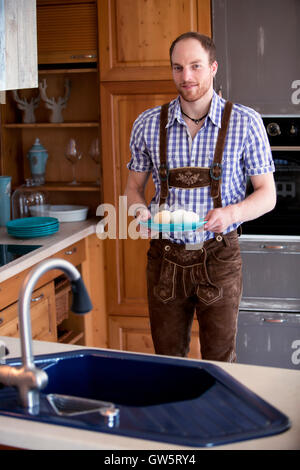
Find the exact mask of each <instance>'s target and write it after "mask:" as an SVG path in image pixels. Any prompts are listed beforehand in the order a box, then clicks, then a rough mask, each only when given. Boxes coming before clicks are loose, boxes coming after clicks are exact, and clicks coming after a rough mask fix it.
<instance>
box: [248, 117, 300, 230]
mask: <svg viewBox="0 0 300 470" xmlns="http://www.w3.org/2000/svg"><path fill="white" fill-rule="evenodd" d="M263 122H264V125H265V128H266V130H267V134H268V137H269V141H270V145H271V149H272V155H273V160H274V164H275V170H276V171H275V173H274V178H275V184H276V191H277V203H276V207H275V208H274V209H273V210H272V211H271V212H269V213H267V214H265V215H263V216H262V217H259V218H258V219H256V220H252V221H249V222H246V223H244V224H243V227H242V230H243V233H245V234H255V235H257V234H261V235H300V223H299V222H300V117H297V116H294V117H289V116H285V117H275V116H274V117H272V116H265V117H263ZM251 191H252V188H251V183H250V181H249V182H248V188H247V193H248V194H249V193H250V192H251Z"/></svg>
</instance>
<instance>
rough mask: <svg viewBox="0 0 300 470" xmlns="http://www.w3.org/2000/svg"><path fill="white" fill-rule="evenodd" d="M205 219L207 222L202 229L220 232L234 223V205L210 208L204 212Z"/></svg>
mask: <svg viewBox="0 0 300 470" xmlns="http://www.w3.org/2000/svg"><path fill="white" fill-rule="evenodd" d="M205 220H207V223H206V224H205V225H204V230H209V231H210V232H216V233H222V232H224V231H225V230H226V229H227V227H229V225H231V224H233V223H234V206H233V205H230V206H226V207H220V208H217V209H212V210H211V211H209V212H208V213H207V214H206V217H205Z"/></svg>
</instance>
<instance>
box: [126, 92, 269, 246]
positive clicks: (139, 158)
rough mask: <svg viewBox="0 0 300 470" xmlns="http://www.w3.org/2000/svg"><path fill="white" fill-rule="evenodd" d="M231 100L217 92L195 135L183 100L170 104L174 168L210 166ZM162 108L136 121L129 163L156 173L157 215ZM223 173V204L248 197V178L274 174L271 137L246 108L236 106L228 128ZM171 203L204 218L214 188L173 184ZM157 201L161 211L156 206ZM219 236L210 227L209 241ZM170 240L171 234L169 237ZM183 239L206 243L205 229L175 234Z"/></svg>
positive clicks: (170, 159) (169, 148)
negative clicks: (189, 128) (184, 111)
mask: <svg viewBox="0 0 300 470" xmlns="http://www.w3.org/2000/svg"><path fill="white" fill-rule="evenodd" d="M224 106H225V100H224V99H222V98H220V97H219V96H218V95H217V94H216V93H215V92H214V93H213V99H212V102H211V107H210V110H209V113H208V116H207V117H206V119H205V122H204V124H203V126H202V127H201V129H200V130H199V132H198V133H197V134H196V135H195V137H194V138H193V139H192V138H191V136H190V133H189V131H188V127H187V124H186V123H185V121H184V120H183V116H182V114H181V109H180V100H179V97H177V98H176V99H175V100H173V101H172V102H171V104H170V106H169V115H168V124H167V128H168V139H167V141H168V144H167V155H168V166H169V168H170V169H172V168H178V167H210V166H211V164H212V162H213V158H214V150H215V145H216V141H217V136H218V131H219V128H220V127H221V119H222V112H223V109H224ZM160 109H161V107H160V106H157V107H155V108H152V109H148V110H146V111H144V112H143V113H142V114H141V115H140V116H139V117H138V118H137V119H136V121H135V122H134V125H133V129H132V134H131V139H130V150H131V160H130V162H129V163H128V165H127V167H128V169H129V170H133V171H138V172H148V171H151V172H152V177H153V181H154V184H155V188H156V193H155V196H154V198H153V199H152V201H151V205H150V207H149V209H150V211H151V213H152V214H154V213H155V212H157V209H158V206H157V205H158V204H159V199H160V180H159V174H158V169H159V166H160V157H159V124H160ZM222 164H223V174H222V183H221V194H222V206H223V207H224V206H227V205H229V204H236V203H238V202H239V201H242V200H243V199H244V198H245V193H246V184H247V177H249V176H252V175H261V174H264V173H268V172H274V171H275V167H274V163H273V159H272V153H271V149H270V145H269V141H268V137H267V134H266V131H265V128H264V124H263V121H262V119H261V117H260V115H259V114H258V113H257V112H256V111H254V110H253V109H250V108H248V107H246V106H243V105H240V104H234V106H233V108H232V113H231V118H230V122H229V126H228V131H227V137H226V142H225V148H224V152H223V161H222ZM166 204H167V205H168V206H169V208H170V209H171V210H175V209H178V208H182V209H185V210H190V211H194V212H196V213H197V214H199V215H200V217H204V216H205V215H206V214H207V212H208V211H209V210H210V209H213V200H212V198H211V196H210V187H209V186H208V187H205V188H194V189H179V188H173V187H170V188H169V195H168V198H167V201H166ZM153 205H155V206H154V207H155V209H154V210H153ZM238 225H240V224H233V225H230V226H229V227H228V228H227V229H226V231H225V232H224V233H228V232H230V231H232V230H234V229H236V228H237V227H238ZM212 237H214V233H213V232H209V231H204V240H208V239H209V238H212ZM164 238H165V237H164ZM167 238H171V239H172V240H173V241H175V242H177V243H188V244H190V243H200V242H202V241H203V234H201V232H200V233H199V232H187V233H184V234H181V233H178V232H176V233H174V234H172V233H171V234H169V235H168V236H167Z"/></svg>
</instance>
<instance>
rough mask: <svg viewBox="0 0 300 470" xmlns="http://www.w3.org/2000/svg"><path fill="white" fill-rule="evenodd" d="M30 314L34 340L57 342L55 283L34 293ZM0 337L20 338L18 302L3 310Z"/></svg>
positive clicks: (0, 319) (0, 316)
mask: <svg viewBox="0 0 300 470" xmlns="http://www.w3.org/2000/svg"><path fill="white" fill-rule="evenodd" d="M30 313H31V328H32V337H33V339H37V340H44V341H56V339H57V333H56V310H55V292H54V282H50V283H48V284H46V285H45V286H43V287H42V288H40V289H37V290H35V291H34V292H33V294H32V301H31V310H30ZM0 335H1V336H11V337H19V335H20V332H19V319H18V302H15V303H14V304H12V305H10V306H9V307H7V308H5V309H4V310H1V312H0Z"/></svg>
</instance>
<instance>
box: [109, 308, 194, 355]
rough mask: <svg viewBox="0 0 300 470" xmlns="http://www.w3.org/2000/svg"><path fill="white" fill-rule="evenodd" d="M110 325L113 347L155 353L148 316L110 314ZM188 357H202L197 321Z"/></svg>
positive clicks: (110, 343)
mask: <svg viewBox="0 0 300 470" xmlns="http://www.w3.org/2000/svg"><path fill="white" fill-rule="evenodd" d="M108 326H109V345H110V347H111V348H112V349H121V350H123V351H131V352H141V353H148V354H154V347H153V342H152V338H151V331H150V324H149V318H148V317H137V316H136V315H134V316H117V315H116V316H115V315H110V317H109V325H108ZM188 357H190V358H194V359H196V358H197V359H201V354H200V345H199V330H198V323H197V322H196V321H195V322H194V324H193V327H192V334H191V343H190V352H189V355H188Z"/></svg>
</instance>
